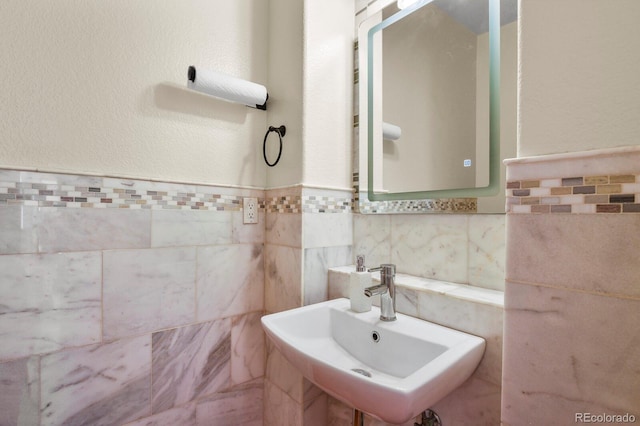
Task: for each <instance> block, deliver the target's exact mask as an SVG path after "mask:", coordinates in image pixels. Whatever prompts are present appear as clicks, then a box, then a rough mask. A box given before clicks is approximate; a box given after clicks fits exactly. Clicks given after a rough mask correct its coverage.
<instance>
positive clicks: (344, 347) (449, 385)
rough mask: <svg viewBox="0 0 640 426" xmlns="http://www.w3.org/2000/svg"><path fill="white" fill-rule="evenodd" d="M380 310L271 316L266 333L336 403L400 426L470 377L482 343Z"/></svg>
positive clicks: (344, 303) (345, 307)
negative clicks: (384, 316)
mask: <svg viewBox="0 0 640 426" xmlns="http://www.w3.org/2000/svg"><path fill="white" fill-rule="evenodd" d="M397 316H398V319H397V321H393V322H384V321H380V319H379V317H380V309H379V308H376V307H373V309H372V310H371V311H370V312H365V313H355V312H352V311H351V310H350V309H349V300H348V299H335V300H330V301H328V302H323V303H317V304H314V305H309V306H304V307H302V308H297V309H292V310H289V311H284V312H279V313H277V314H271V315H266V316H264V317H263V318H262V325H263V327H264V329H265V331H266V333H267V336H268V337H269V338H270V339H271V340H272V341H273V343H274V344H275V346H276V347H277V348H278V350H279V351H280V352H281V353H282V354H283V355H284V357H285V358H286V359H287V360H289V362H291V364H293V365H294V366H295V367H296V368H298V369H299V370H300V372H301V373H302V374H303V375H304V377H306V378H307V379H308V380H310V381H311V382H313V383H314V384H315V385H317V386H318V387H320V388H321V389H323V390H324V391H325V392H327V393H329V394H330V395H332V396H333V397H335V398H337V399H339V400H341V401H343V402H345V403H346V404H348V405H350V406H352V407H354V408H356V409H358V410H360V411H364V412H365V413H368V414H371V415H373V416H375V417H377V418H379V419H381V420H384V421H386V422H388V423H395V424H399V423H403V422H405V421H407V420H409V419H411V418H412V417H415V416H416V415H418V414H420V413H421V412H422V411H424V410H426V409H427V408H429V407H431V406H432V405H433V404H435V403H436V402H438V401H439V400H440V399H441V398H443V397H444V396H446V395H447V394H449V393H450V392H451V391H453V390H454V389H456V388H457V387H458V386H460V385H461V384H462V383H463V382H464V381H465V380H467V379H468V378H469V376H471V374H472V373H473V371H474V370H475V369H476V367H477V366H478V364H479V363H480V359H481V358H482V354H483V353H484V347H485V341H484V339H482V338H480V337H477V336H473V335H470V334H466V333H462V332H460V331H456V330H452V329H450V328H446V327H442V326H440V325H437V324H433V323H430V322H427V321H423V320H419V319H416V318H413V317H409V316H406V315H402V314H398V315H397Z"/></svg>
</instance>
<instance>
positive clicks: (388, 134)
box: [382, 122, 402, 141]
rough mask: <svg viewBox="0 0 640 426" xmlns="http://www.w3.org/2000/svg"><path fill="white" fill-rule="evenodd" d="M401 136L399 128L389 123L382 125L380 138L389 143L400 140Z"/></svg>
mask: <svg viewBox="0 0 640 426" xmlns="http://www.w3.org/2000/svg"><path fill="white" fill-rule="evenodd" d="M400 136H402V129H401V128H400V127H399V126H396V125H395V124H391V123H385V122H383V123H382V137H383V139H387V140H390V141H395V140H397V139H400Z"/></svg>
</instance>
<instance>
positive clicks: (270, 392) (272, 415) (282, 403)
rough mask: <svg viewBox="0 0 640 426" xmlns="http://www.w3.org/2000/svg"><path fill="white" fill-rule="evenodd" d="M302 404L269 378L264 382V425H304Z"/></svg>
mask: <svg viewBox="0 0 640 426" xmlns="http://www.w3.org/2000/svg"><path fill="white" fill-rule="evenodd" d="M302 425H303V418H302V405H301V404H300V403H298V402H296V401H294V400H293V399H291V397H290V396H289V395H287V394H286V393H285V392H283V391H282V390H280V389H279V388H278V387H277V386H276V385H274V384H272V383H271V382H270V381H269V380H265V383H264V426H302Z"/></svg>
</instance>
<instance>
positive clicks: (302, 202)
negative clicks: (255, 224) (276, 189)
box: [265, 195, 353, 213]
mask: <svg viewBox="0 0 640 426" xmlns="http://www.w3.org/2000/svg"><path fill="white" fill-rule="evenodd" d="M265 208H266V211H267V212H268V213H351V212H352V210H353V199H351V198H341V197H326V196H316V195H303V196H300V195H286V196H281V197H272V198H270V199H268V200H267V201H266V203H265Z"/></svg>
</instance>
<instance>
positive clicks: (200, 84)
mask: <svg viewBox="0 0 640 426" xmlns="http://www.w3.org/2000/svg"><path fill="white" fill-rule="evenodd" d="M187 87H188V88H189V89H193V90H197V91H198V92H202V93H206V94H208V95H211V96H215V97H216V98H221V99H225V100H228V101H231V102H237V103H240V104H244V105H246V106H249V107H252V108H258V109H262V110H266V109H267V99H268V98H269V95H268V94H267V88H266V87H264V86H262V85H260V84H258V83H253V82H251V81H247V80H242V79H241V78H237V77H232V76H230V75H227V74H224V73H221V72H217V71H209V70H202V69H200V68H198V69H197V70H196V67H195V66H193V65H192V66H190V67H189V72H188V81H187Z"/></svg>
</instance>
